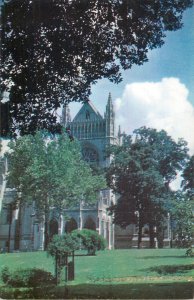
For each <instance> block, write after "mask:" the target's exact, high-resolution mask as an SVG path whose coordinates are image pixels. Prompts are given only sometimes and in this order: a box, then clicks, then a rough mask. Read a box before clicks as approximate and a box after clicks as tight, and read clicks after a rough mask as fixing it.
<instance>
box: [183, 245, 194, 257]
mask: <svg viewBox="0 0 194 300" xmlns="http://www.w3.org/2000/svg"><path fill="white" fill-rule="evenodd" d="M185 255H186V256H188V257H189V256H190V257H192V256H194V252H193V249H192V247H189V248H188V249H187V251H186V252H185Z"/></svg>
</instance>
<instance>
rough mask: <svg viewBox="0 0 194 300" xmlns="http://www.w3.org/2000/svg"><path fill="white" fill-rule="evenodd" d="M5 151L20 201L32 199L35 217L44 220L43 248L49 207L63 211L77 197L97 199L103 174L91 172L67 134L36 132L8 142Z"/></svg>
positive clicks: (90, 199) (76, 200)
mask: <svg viewBox="0 0 194 300" xmlns="http://www.w3.org/2000/svg"><path fill="white" fill-rule="evenodd" d="M9 146H10V149H11V150H12V151H11V152H10V153H9V154H8V161H9V163H10V166H9V180H10V183H11V184H12V185H13V186H14V187H15V188H16V189H17V191H18V192H21V193H22V202H23V203H24V204H26V203H32V201H34V202H35V206H36V209H37V213H38V217H39V219H40V220H41V221H43V222H44V233H45V237H44V249H46V247H47V244H48V241H49V235H48V223H49V212H50V207H52V206H54V207H56V208H57V209H58V211H59V212H61V213H62V210H63V209H64V208H68V207H70V206H71V207H72V206H74V207H75V206H76V205H78V204H79V201H80V197H81V198H82V199H83V200H87V202H90V203H91V202H94V201H96V195H97V192H98V191H99V190H100V189H101V188H104V187H105V180H104V178H103V176H99V175H93V174H92V170H91V168H90V167H89V165H88V164H87V163H86V162H85V161H84V160H83V159H82V155H81V148H80V144H79V142H78V141H76V140H75V141H71V140H70V139H69V138H68V137H67V136H66V135H65V133H64V134H61V135H50V134H48V132H37V133H36V134H35V135H34V136H33V135H26V136H23V137H20V138H18V139H17V140H16V141H14V142H11V143H10V145H9Z"/></svg>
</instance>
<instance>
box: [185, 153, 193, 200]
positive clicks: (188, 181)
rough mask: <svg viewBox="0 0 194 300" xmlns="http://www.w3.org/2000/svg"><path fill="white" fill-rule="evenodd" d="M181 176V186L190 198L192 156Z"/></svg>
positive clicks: (191, 190)
mask: <svg viewBox="0 0 194 300" xmlns="http://www.w3.org/2000/svg"><path fill="white" fill-rule="evenodd" d="M182 176H183V181H182V186H183V188H184V190H186V191H188V192H189V194H190V195H191V197H192V196H193V195H194V155H193V156H191V157H190V159H189V161H188V162H187V164H186V166H185V169H184V171H183V175H182Z"/></svg>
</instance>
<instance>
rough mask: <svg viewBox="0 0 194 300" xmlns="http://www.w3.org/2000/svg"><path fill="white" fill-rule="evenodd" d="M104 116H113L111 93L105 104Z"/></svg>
mask: <svg viewBox="0 0 194 300" xmlns="http://www.w3.org/2000/svg"><path fill="white" fill-rule="evenodd" d="M106 116H107V117H114V109H113V104H112V96H111V93H109V95H108V102H107V105H106Z"/></svg>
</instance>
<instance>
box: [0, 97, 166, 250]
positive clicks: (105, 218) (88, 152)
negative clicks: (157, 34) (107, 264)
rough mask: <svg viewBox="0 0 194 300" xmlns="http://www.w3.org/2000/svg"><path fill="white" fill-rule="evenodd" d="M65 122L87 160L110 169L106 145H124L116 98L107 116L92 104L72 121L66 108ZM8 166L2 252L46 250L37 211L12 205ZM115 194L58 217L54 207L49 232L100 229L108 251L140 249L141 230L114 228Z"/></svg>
mask: <svg viewBox="0 0 194 300" xmlns="http://www.w3.org/2000/svg"><path fill="white" fill-rule="evenodd" d="M61 123H62V124H63V126H64V127H65V128H66V129H67V130H68V131H70V132H71V134H72V135H73V137H75V138H77V139H78V140H79V141H80V143H81V149H82V155H83V158H84V159H85V160H86V161H87V162H89V163H90V164H95V165H96V166H98V167H102V168H103V167H107V166H109V164H110V161H111V158H110V157H107V156H106V155H105V151H106V148H107V146H109V145H115V144H120V143H121V134H120V130H119V132H118V133H117V132H116V128H115V113H114V108H113V103H112V98H111V94H109V96H108V101H107V104H106V109H105V113H104V116H102V115H101V114H100V113H99V112H98V110H97V109H96V108H95V107H94V105H93V104H92V102H91V101H88V102H87V103H85V104H83V106H82V107H81V109H80V110H79V112H78V113H77V115H76V116H75V117H74V119H73V120H71V116H70V110H69V107H68V106H65V107H64V108H63V110H62V116H61ZM7 172H8V162H7V160H6V158H5V156H3V154H2V155H1V157H0V249H2V251H4V250H5V249H7V248H8V247H9V250H10V251H17V250H26V251H30V250H43V245H44V226H43V225H44V224H43V223H40V222H39V221H38V219H37V218H36V208H35V207H33V205H31V206H25V207H22V208H21V209H20V210H19V209H18V208H17V207H13V206H12V203H13V199H14V198H15V197H18V195H17V192H16V191H15V190H11V189H9V187H8V186H7V183H6V173H7ZM115 201H116V199H115V195H114V194H113V193H112V191H111V190H110V189H104V190H101V191H100V193H99V195H98V198H97V199H96V204H95V205H94V206H88V205H87V201H85V203H83V202H82V201H81V198H80V205H79V207H74V208H72V209H66V210H64V211H63V214H59V213H58V212H57V210H56V209H55V207H52V208H51V209H50V223H49V234H50V237H52V236H53V235H54V234H63V233H64V232H71V231H72V230H74V229H83V228H88V229H92V230H96V231H98V232H99V234H101V235H102V236H103V237H104V238H105V239H106V240H107V248H108V249H114V248H131V247H137V235H138V230H137V226H136V225H135V224H131V225H129V226H127V228H126V229H121V228H120V227H119V226H115V225H114V224H113V221H112V217H111V216H109V214H108V212H107V208H108V207H109V206H110V204H111V203H115ZM148 230H149V229H148V227H147V226H144V228H143V244H142V245H143V247H148V246H149V234H148ZM164 238H165V241H166V245H167V246H168V245H169V241H170V239H171V231H170V227H169V222H167V230H166V232H165V236H164Z"/></svg>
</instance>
